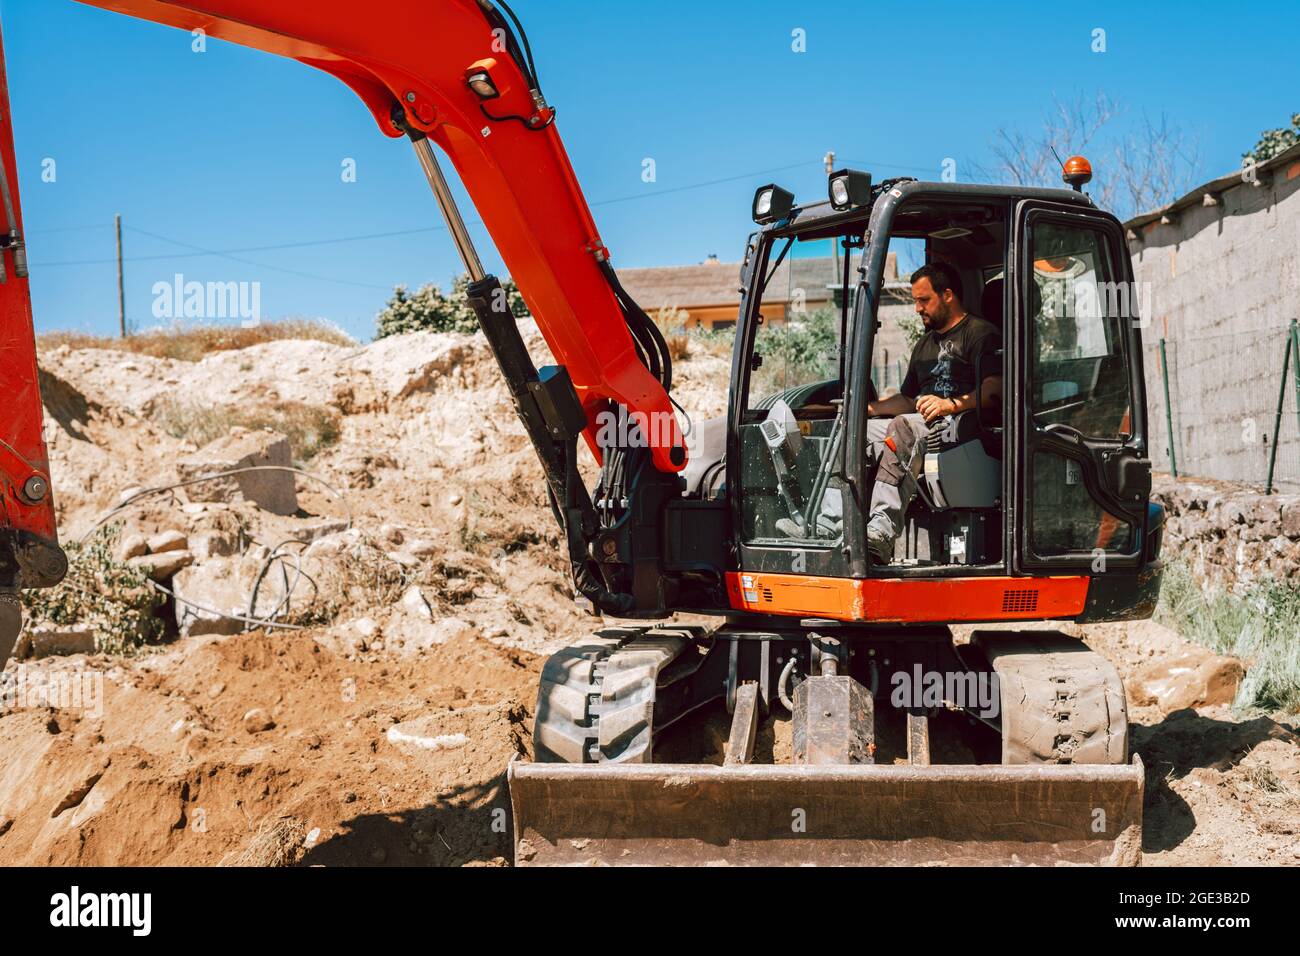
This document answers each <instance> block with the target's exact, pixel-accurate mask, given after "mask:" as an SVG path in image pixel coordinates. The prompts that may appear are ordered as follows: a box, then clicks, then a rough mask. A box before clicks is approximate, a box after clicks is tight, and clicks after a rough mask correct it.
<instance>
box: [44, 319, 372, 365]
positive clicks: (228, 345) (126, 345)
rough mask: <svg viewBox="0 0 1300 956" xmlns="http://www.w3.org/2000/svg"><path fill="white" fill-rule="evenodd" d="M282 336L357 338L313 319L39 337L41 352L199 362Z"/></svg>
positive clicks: (341, 341) (335, 341)
mask: <svg viewBox="0 0 1300 956" xmlns="http://www.w3.org/2000/svg"><path fill="white" fill-rule="evenodd" d="M281 339H311V340H314V341H320V342H329V343H330V344H332V345H355V344H356V342H355V341H354V340H353V339H352V338H351V337H350V336H348V335H347V334H346V333H344V332H343V331H342V330H341V329H339V328H337V327H335V326H333V325H330V324H329V323H327V322H319V321H314V320H311V319H287V320H285V321H282V322H262V323H259V324H258V325H254V326H251V327H249V328H244V327H242V326H238V325H183V324H179V323H178V324H176V325H174V326H172V327H171V328H169V329H156V330H154V331H150V332H141V333H139V334H137V335H128V336H127V337H126V338H124V339H123V338H114V337H110V336H101V335H88V334H86V333H84V332H47V333H46V334H45V335H42V336H39V337H38V338H37V339H36V349H37V351H38V352H48V351H50V350H51V349H56V348H58V347H59V346H61V345H66V346H68V347H69V348H74V349H114V350H116V351H119V352H135V353H137V354H140V355H151V356H153V357H154V358H169V359H179V360H180V361H183V362H197V361H198V360H199V359H201V358H203V356H205V355H211V354H212V353H213V352H227V351H230V350H232V349H246V348H248V347H249V346H251V345H261V344H262V343H263V342H276V341H279V340H281Z"/></svg>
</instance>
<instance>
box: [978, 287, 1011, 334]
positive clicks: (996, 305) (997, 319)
mask: <svg viewBox="0 0 1300 956" xmlns="http://www.w3.org/2000/svg"><path fill="white" fill-rule="evenodd" d="M1005 290H1006V283H1005V282H1004V281H1003V280H1002V277H1001V276H999V277H998V278H996V279H990V280H989V281H988V282H986V283H985V284H984V291H983V292H982V293H980V318H982V319H984V321H986V322H991V323H992V324H993V325H995V326H997V329H998V331H999V332H1002V331H1003V325H1004V323H1003V319H1004V318H1005V316H1004V315H1003V304H1004V295H1005Z"/></svg>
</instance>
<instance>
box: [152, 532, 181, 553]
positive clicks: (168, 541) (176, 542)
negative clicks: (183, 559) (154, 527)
mask: <svg viewBox="0 0 1300 956" xmlns="http://www.w3.org/2000/svg"><path fill="white" fill-rule="evenodd" d="M189 549H190V542H189V539H188V538H186V537H185V532H184V531H177V530H175V529H174V528H173V529H172V530H170V531H162V532H160V533H158V534H156V535H154V536H153V537H152V538H150V539H149V550H150V551H152V552H153V553H154V554H162V553H163V552H165V551H188V550H189Z"/></svg>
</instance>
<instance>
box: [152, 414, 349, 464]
mask: <svg viewBox="0 0 1300 956" xmlns="http://www.w3.org/2000/svg"><path fill="white" fill-rule="evenodd" d="M149 419H150V421H152V422H153V423H154V424H156V425H157V426H158V427H159V428H161V429H162V430H163V431H165V432H166V433H167V434H169V435H171V436H172V437H173V438H183V439H186V440H188V441H192V442H194V444H195V445H197V446H198V447H200V448H202V447H203V446H204V445H206V444H207V443H208V442H210V441H215V440H216V439H218V438H221V437H223V436H224V435H226V434H227V433H229V431H230V429H231V428H233V427H235V426H236V425H238V426H240V427H242V428H252V429H261V428H269V429H270V430H271V431H273V432H277V433H279V434H281V435H283V436H284V437H285V438H287V439H289V446H290V448H291V449H292V454H293V459H294V461H296V462H298V463H300V464H302V463H305V462H308V461H311V460H312V459H313V458H315V457H316V455H317V454H319V453H320V452H321V450H323V449H325V448H328V447H329V446H330V445H333V444H334V443H335V442H337V441H338V440H339V434H340V428H341V418H340V416H339V413H338V412H336V411H334V410H333V409H330V408H325V407H322V406H320V405H306V404H303V403H302V402H280V403H278V404H277V405H275V406H273V407H270V408H248V407H244V406H240V405H205V404H201V403H198V402H178V401H176V400H175V399H164V400H163V401H161V402H159V403H158V404H157V405H156V406H154V408H153V409H151V410H150V412H149Z"/></svg>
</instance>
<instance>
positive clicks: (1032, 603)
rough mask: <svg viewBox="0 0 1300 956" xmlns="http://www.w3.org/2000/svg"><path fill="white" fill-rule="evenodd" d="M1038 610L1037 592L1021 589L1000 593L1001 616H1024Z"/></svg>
mask: <svg viewBox="0 0 1300 956" xmlns="http://www.w3.org/2000/svg"><path fill="white" fill-rule="evenodd" d="M1037 610H1038V591H1037V590H1030V589H1021V590H1016V591H1011V590H1007V591H1003V592H1002V613H1003V614H1024V613H1027V612H1029V611H1037Z"/></svg>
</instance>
